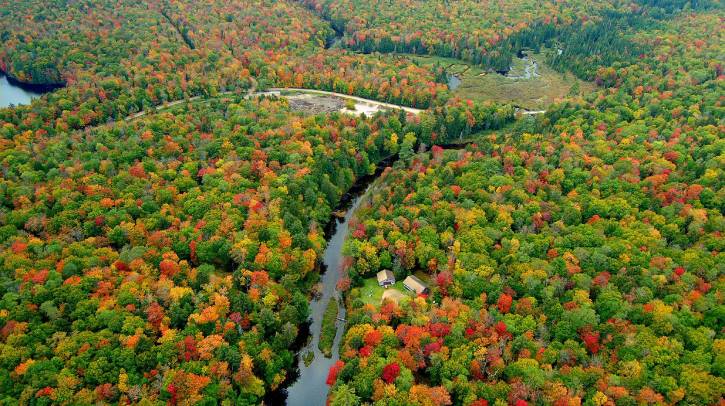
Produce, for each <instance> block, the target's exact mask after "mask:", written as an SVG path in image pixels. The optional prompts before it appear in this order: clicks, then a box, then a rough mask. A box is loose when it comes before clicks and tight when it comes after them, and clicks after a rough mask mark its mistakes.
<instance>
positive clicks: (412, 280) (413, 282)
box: [403, 275, 428, 293]
mask: <svg viewBox="0 0 725 406" xmlns="http://www.w3.org/2000/svg"><path fill="white" fill-rule="evenodd" d="M403 284H404V285H405V286H407V287H408V289H411V290H413V291H415V292H416V293H423V292H425V290H426V289H428V286H426V284H425V283H423V281H422V280H420V279H418V278H417V277H416V276H413V275H409V276H408V277H407V278H405V280H404V281H403Z"/></svg>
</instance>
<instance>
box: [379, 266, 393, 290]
mask: <svg viewBox="0 0 725 406" xmlns="http://www.w3.org/2000/svg"><path fill="white" fill-rule="evenodd" d="M394 283H395V275H393V272H392V271H390V270H388V269H384V270H382V271H380V272H378V285H380V286H382V287H384V288H387V287H388V286H392V285H393V284H394Z"/></svg>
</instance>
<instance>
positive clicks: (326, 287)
mask: <svg viewBox="0 0 725 406" xmlns="http://www.w3.org/2000/svg"><path fill="white" fill-rule="evenodd" d="M368 189H369V187H368ZM368 189H365V191H364V192H362V194H360V195H358V196H357V197H355V198H354V200H353V201H352V202H351V204H350V208H349V209H348V210H347V212H346V213H345V217H344V218H342V219H339V218H338V219H335V223H334V226H333V230H334V232H333V233H332V235H331V236H330V239H329V240H328V242H327V248H326V249H325V254H324V256H323V260H322V262H323V264H324V265H325V267H324V269H325V272H324V273H323V274H322V281H321V282H322V294H321V295H320V297H319V298H316V299H313V300H312V301H311V302H310V312H311V314H312V323H311V324H310V333H311V336H312V339H311V340H309V343H308V344H307V346H305V348H303V349H302V351H301V352H300V354H305V353H307V352H311V353H313V354H314V359H313V360H312V362H311V363H310V364H309V365H305V361H304V360H303V357H302V356H300V357H298V358H299V360H298V363H299V365H298V366H299V371H300V375H299V378H298V379H297V381H295V383H294V384H292V386H290V387H289V388H288V389H287V405H288V406H313V405H324V404H325V400H326V399H327V392H328V390H329V387H328V386H327V384H326V382H325V381H326V380H327V373H328V372H329V370H330V367H331V366H332V365H333V364H334V363H335V362H336V361H337V360H338V359H339V358H340V354H339V351H340V341H342V336H343V334H344V332H345V331H344V330H345V322H344V321H343V320H344V319H345V305H344V303H342V298H341V297H340V293H339V292H338V291H337V281H338V280H339V279H340V276H341V273H342V272H341V269H340V266H341V265H342V258H343V255H342V247H343V244H344V243H345V237H347V232H348V225H349V224H350V220H351V219H352V217H353V215H354V213H355V210H357V208H358V207H359V206H360V203H361V202H362V201H363V199H364V198H365V196H366V194H367V190H368ZM353 193H354V192H353ZM330 300H337V301H338V304H339V306H338V308H339V310H338V313H337V317H338V319H337V321H336V323H335V324H336V327H337V332H336V334H335V341H334V344H333V347H332V357H330V358H326V357H325V356H324V354H323V353H322V351H320V349H319V348H318V344H319V342H320V330H321V328H322V318H323V315H324V313H325V308H327V303H328V302H329V301H330Z"/></svg>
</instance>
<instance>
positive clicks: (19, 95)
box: [0, 73, 42, 108]
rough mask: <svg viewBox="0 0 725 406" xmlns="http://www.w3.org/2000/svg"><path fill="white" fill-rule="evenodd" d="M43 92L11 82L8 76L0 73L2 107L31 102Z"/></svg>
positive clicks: (0, 100)
mask: <svg viewBox="0 0 725 406" xmlns="http://www.w3.org/2000/svg"><path fill="white" fill-rule="evenodd" d="M41 94H42V93H41V92H38V91H34V90H30V89H26V88H24V87H20V86H19V85H17V84H14V83H11V82H10V81H9V80H8V77H7V76H5V75H4V74H2V73H0V108H2V107H10V106H20V105H23V104H30V102H31V101H32V100H33V99H35V98H36V97H40V95H41Z"/></svg>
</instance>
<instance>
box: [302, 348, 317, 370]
mask: <svg viewBox="0 0 725 406" xmlns="http://www.w3.org/2000/svg"><path fill="white" fill-rule="evenodd" d="M314 359H315V353H314V351H307V352H306V353H305V354H304V355H303V356H302V361H303V362H304V363H305V366H306V367H308V366H310V364H312V361H313V360H314Z"/></svg>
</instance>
